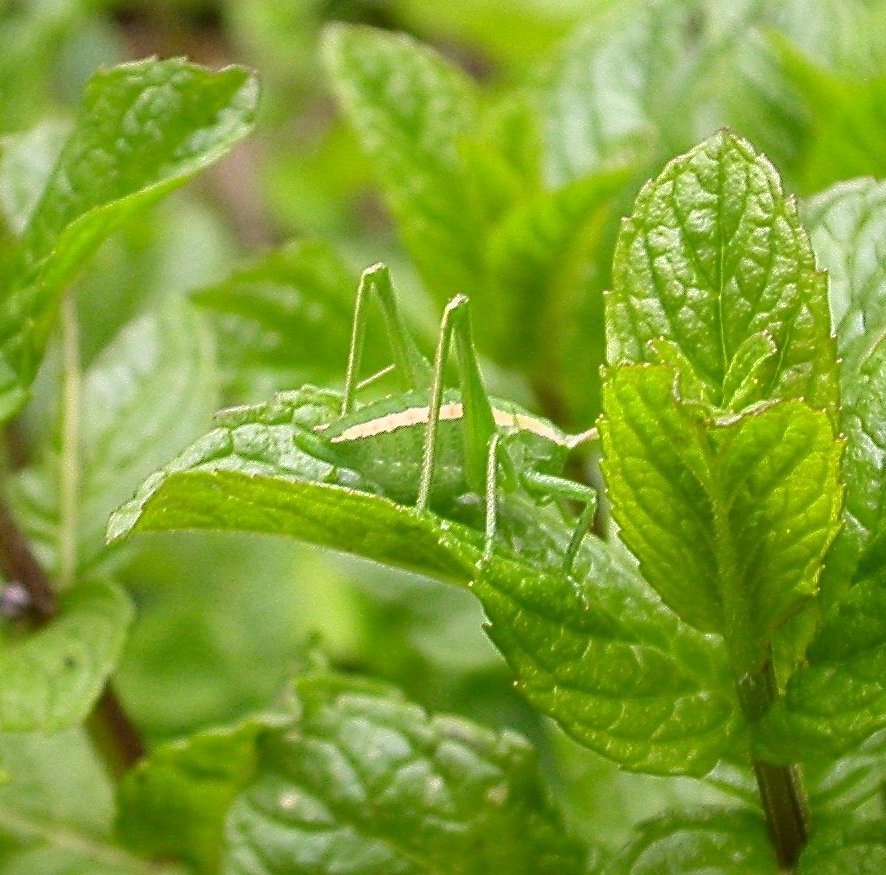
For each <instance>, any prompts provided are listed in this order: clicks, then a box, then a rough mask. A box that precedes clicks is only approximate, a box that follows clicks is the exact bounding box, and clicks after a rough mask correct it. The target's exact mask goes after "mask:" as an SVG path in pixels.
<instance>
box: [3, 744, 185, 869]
mask: <svg viewBox="0 0 886 875" xmlns="http://www.w3.org/2000/svg"><path fill="white" fill-rule="evenodd" d="M0 759H2V760H3V763H4V764H5V767H6V769H7V770H8V773H9V774H8V783H4V784H2V785H0V872H2V873H3V875H36V873H39V875H173V873H174V875H185V872H184V870H183V869H182V868H181V867H179V866H177V865H174V864H172V863H157V862H149V861H148V860H146V859H144V858H143V857H137V856H135V855H134V854H132V853H130V852H128V851H126V850H124V849H122V848H121V847H120V846H119V843H118V842H116V841H115V840H114V839H113V837H112V835H111V827H112V820H113V808H114V800H113V789H112V786H111V781H110V779H109V777H108V775H107V772H106V771H105V767H104V765H103V764H102V763H101V761H100V760H99V759H98V757H97V755H96V752H95V750H94V748H93V746H92V745H91V744H90V741H89V739H88V738H87V736H86V733H85V732H84V731H83V730H82V729H81V728H79V727H78V728H76V729H68V730H65V731H64V732H59V733H54V734H52V735H46V734H42V733H37V732H26V733H21V732H12V733H4V734H3V735H2V736H0Z"/></svg>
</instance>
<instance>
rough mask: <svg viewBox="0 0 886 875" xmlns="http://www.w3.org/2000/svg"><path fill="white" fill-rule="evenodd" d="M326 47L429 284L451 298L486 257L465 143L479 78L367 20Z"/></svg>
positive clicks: (331, 33)
mask: <svg viewBox="0 0 886 875" xmlns="http://www.w3.org/2000/svg"><path fill="white" fill-rule="evenodd" d="M323 55H324V59H325V62H326V67H327V70H328V72H329V75H330V77H331V79H332V82H333V85H334V87H335V90H336V94H337V97H338V99H339V102H340V104H341V106H342V109H343V110H344V112H345V114H346V115H347V117H348V120H349V121H350V123H351V125H352V126H353V127H354V130H355V131H356V133H357V137H358V139H359V141H360V145H361V146H362V148H363V149H364V151H365V152H366V153H367V154H368V156H369V158H370V159H371V160H372V163H373V165H374V167H375V169H376V171H377V173H378V175H379V178H380V180H381V183H382V187H383V189H384V192H385V196H386V198H387V201H388V204H389V206H390V208H391V211H392V212H393V214H394V216H395V217H396V219H397V222H398V225H399V229H400V234H401V236H402V238H403V241H404V243H405V244H406V247H407V249H408V250H409V252H410V254H411V256H412V258H413V260H414V261H415V263H416V265H417V266H418V268H419V270H420V272H421V274H422V276H423V278H424V279H425V282H426V283H427V284H428V286H429V287H430V288H431V289H432V290H433V291H435V292H436V293H437V295H438V296H439V297H440V298H441V299H444V300H447V299H448V298H449V297H451V296H452V295H453V294H454V292H455V291H457V290H459V289H468V290H469V289H470V288H471V286H472V285H473V283H474V282H475V281H476V277H477V276H479V275H480V274H481V268H482V260H483V259H482V249H481V243H482V235H481V234H480V227H479V225H478V223H477V221H476V219H475V217H474V216H473V214H472V211H471V209H470V203H471V198H470V188H469V185H468V181H467V178H466V175H465V168H464V162H463V159H462V157H461V155H460V149H459V141H460V140H461V138H462V137H464V136H466V135H467V134H470V133H471V132H472V130H473V129H474V127H475V126H476V124H477V120H478V111H477V107H476V102H477V97H476V94H475V89H474V86H473V83H472V82H471V81H470V80H469V79H468V77H467V76H466V75H465V74H463V73H462V72H461V71H459V70H457V69H456V68H455V67H454V66H452V65H451V64H449V63H447V62H446V61H445V60H444V59H443V58H441V57H440V56H439V55H437V54H436V53H435V52H433V51H431V50H430V49H428V48H427V47H425V46H422V45H420V44H418V43H416V42H415V41H414V40H412V39H411V38H409V37H407V36H405V35H402V34H391V33H385V32H383V31H377V30H372V29H370V28H366V27H350V26H345V25H334V26H330V27H329V28H328V29H327V31H326V38H325V41H324V44H323Z"/></svg>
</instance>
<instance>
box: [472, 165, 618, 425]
mask: <svg viewBox="0 0 886 875" xmlns="http://www.w3.org/2000/svg"><path fill="white" fill-rule="evenodd" d="M628 179H629V172H628V170H627V169H626V168H620V169H617V170H610V171H606V172H600V173H597V174H594V175H591V176H588V177H585V178H582V179H579V180H577V181H575V182H573V183H571V184H569V185H567V186H564V187H563V188H561V189H558V190H556V191H552V192H542V193H539V194H536V195H534V196H533V197H529V198H526V199H525V200H523V201H522V202H520V203H518V204H517V205H516V206H514V207H513V208H512V209H510V210H509V211H508V212H506V213H505V214H504V216H503V217H502V219H501V221H500V222H499V223H498V224H497V225H496V226H495V227H494V228H493V229H492V230H491V231H490V235H489V243H488V249H487V271H488V273H487V277H488V279H487V289H488V291H487V292H486V293H485V294H486V296H487V297H486V298H483V297H480V296H479V295H475V296H474V297H475V299H476V298H479V300H478V303H479V305H480V306H479V310H480V312H482V313H483V317H484V318H483V319H481V320H478V325H477V335H478V338H479V339H480V341H481V343H482V345H483V346H484V347H485V348H487V349H491V350H493V351H494V355H495V358H496V361H498V362H501V363H502V364H506V365H509V366H510V367H516V368H519V369H521V370H523V371H524V372H527V376H528V377H529V378H530V380H531V381H532V382H533V384H535V385H537V386H548V387H552V386H566V387H569V386H572V385H573V384H574V383H579V382H580V383H581V391H580V394H581V395H583V396H584V397H583V398H582V402H583V405H584V406H585V408H586V409H584V410H582V411H581V413H582V414H583V415H584V421H585V422H587V421H588V419H589V418H590V417H592V416H593V415H594V414H596V412H597V411H598V409H599V385H596V386H595V385H594V383H593V382H591V381H589V380H588V379H587V376H588V375H592V374H594V373H596V372H597V371H598V370H599V367H600V365H601V364H602V363H603V359H604V337H603V320H602V311H603V296H602V293H601V291H600V290H599V289H600V286H599V285H598V286H597V288H591V287H590V286H591V283H589V275H590V277H591V278H592V279H596V280H599V277H596V276H594V275H593V266H594V259H595V257H596V252H597V250H598V249H599V248H600V247H601V246H602V245H603V240H602V238H603V235H604V234H605V231H606V227H607V223H608V222H610V221H611V220H612V213H611V210H612V201H613V198H614V196H615V195H616V194H617V193H618V192H619V191H620V190H621V189H622V188H623V187H624V185H625V184H626V182H627V181H628ZM588 299H591V301H590V302H589V300H588ZM591 302H593V303H596V308H595V315H596V318H594V319H583V320H580V319H577V318H576V316H575V313H576V310H577V309H578V308H579V307H590V306H592V303H591ZM569 332H574V333H575V334H578V335H580V343H577V344H573V345H572V346H569V347H568V350H567V348H566V345H565V344H564V342H563V339H562V338H563V337H564V335H566V334H567V333H569ZM551 337H558V338H560V340H559V342H557V343H551V342H550V338H551ZM527 362H529V363H531V368H532V370H531V371H530V370H529V368H527ZM578 375H581V376H580V377H579V376H578ZM588 396H590V397H588Z"/></svg>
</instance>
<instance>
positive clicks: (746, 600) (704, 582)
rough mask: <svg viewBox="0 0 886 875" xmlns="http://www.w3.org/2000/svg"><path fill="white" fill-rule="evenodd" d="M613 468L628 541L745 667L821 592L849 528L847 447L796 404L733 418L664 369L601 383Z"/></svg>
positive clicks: (668, 597) (645, 566)
mask: <svg viewBox="0 0 886 875" xmlns="http://www.w3.org/2000/svg"><path fill="white" fill-rule="evenodd" d="M603 398H604V410H605V411H606V415H605V418H604V419H603V420H602V422H601V425H600V434H601V439H602V445H603V454H604V462H603V470H604V474H605V476H606V482H607V485H608V489H609V496H610V498H611V500H612V503H613V515H614V517H615V519H616V520H617V521H618V523H619V525H620V527H621V537H622V539H623V540H624V542H625V543H626V544H627V545H628V546H629V547H630V548H631V550H632V551H633V552H634V554H635V555H636V556H637V558H638V559H639V560H640V567H641V570H642V572H643V574H644V576H645V577H646V579H647V580H649V581H650V583H652V585H653V586H654V587H655V588H656V589H657V590H658V592H659V593H660V595H661V596H662V598H663V599H664V600H665V602H666V603H667V604H669V605H670V606H671V607H673V609H674V610H675V611H677V613H678V614H680V616H682V617H683V618H684V619H686V620H687V621H688V622H690V623H692V624H693V625H694V626H696V627H697V628H699V629H701V630H702V631H706V632H716V633H718V634H721V635H725V636H726V637H727V640H728V641H729V642H730V649H731V650H732V657H733V659H737V660H738V666H737V668H738V670H740V671H750V670H752V669H753V668H755V667H759V660H760V659H762V658H763V653H762V651H760V650H759V648H761V647H762V646H763V645H762V643H761V642H764V641H766V640H768V639H769V638H770V637H771V636H772V634H773V633H774V632H775V630H776V629H777V628H778V627H779V626H780V625H781V624H782V623H783V622H784V621H785V620H786V619H787V617H789V616H790V615H791V614H792V613H793V612H794V611H795V610H796V609H797V607H798V606H799V605H800V604H802V602H803V601H804V600H805V599H807V598H809V597H810V596H811V595H813V594H814V593H815V590H816V584H817V580H818V576H819V573H820V570H821V563H822V559H823V557H824V555H825V553H826V551H827V549H828V547H829V546H830V543H831V541H832V540H833V538H834V536H835V534H836V531H837V528H838V526H839V512H840V503H841V498H842V489H841V486H840V484H839V462H840V455H841V449H842V448H841V445H840V443H839V442H838V441H837V440H835V439H834V437H833V435H832V431H831V425H830V422H829V421H828V419H827V417H826V415H825V414H824V413H821V412H819V411H814V410H812V409H811V408H809V407H807V406H805V405H803V404H800V403H798V402H782V403H779V404H775V405H772V406H768V407H760V408H758V409H756V410H755V411H754V412H753V413H748V414H745V415H744V416H741V417H733V418H730V419H725V420H714V419H711V418H709V417H708V416H707V415H706V414H705V411H704V409H703V408H702V407H700V406H698V405H693V404H690V403H687V402H686V401H684V400H682V399H680V398H679V397H678V395H677V389H676V386H675V375H674V371H673V370H672V369H670V368H668V367H663V366H649V365H645V366H633V367H628V366H624V367H621V368H616V369H613V370H612V372H611V373H610V376H609V378H608V379H607V382H606V383H605V384H604V395H603Z"/></svg>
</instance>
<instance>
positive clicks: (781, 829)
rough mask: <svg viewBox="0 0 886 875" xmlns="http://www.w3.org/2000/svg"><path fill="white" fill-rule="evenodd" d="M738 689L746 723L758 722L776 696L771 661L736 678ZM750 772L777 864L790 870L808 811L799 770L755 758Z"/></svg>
mask: <svg viewBox="0 0 886 875" xmlns="http://www.w3.org/2000/svg"><path fill="white" fill-rule="evenodd" d="M738 690H739V697H740V699H741V705H742V710H743V711H744V714H745V717H746V718H747V719H748V722H749V723H751V724H752V725H753V724H755V723H758V722H759V721H760V719H761V718H762V717H763V715H764V714H765V713H766V711H767V710H768V708H769V706H770V705H771V704H772V702H773V701H774V700H775V699H776V697H777V696H778V686H777V683H776V680H775V672H774V669H773V666H772V660H771V659H767V661H766V664H765V665H764V667H763V668H762V669H761V670H760V672H759V673H758V674H755V675H748V676H746V677H745V678H743V679H742V680H741V681H739V684H738ZM754 774H755V776H756V778H757V787H758V789H759V791H760V799H761V801H762V804H763V813H764V814H765V816H766V824H767V826H768V827H769V834H770V836H771V837H772V843H773V845H774V846H775V855H776V858H777V860H778V865H779V866H780V867H781V868H782V869H783V870H785V871H792V870H793V867H794V866H795V865H796V863H797V860H798V859H799V857H800V852H801V851H802V850H803V847H804V845H805V844H806V841H807V838H808V824H809V812H808V807H807V803H806V793H805V791H804V789H803V781H802V775H801V774H800V769H799V767H798V766H796V765H788V766H781V765H774V764H772V763H767V762H764V761H762V760H758V759H755V760H754Z"/></svg>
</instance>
